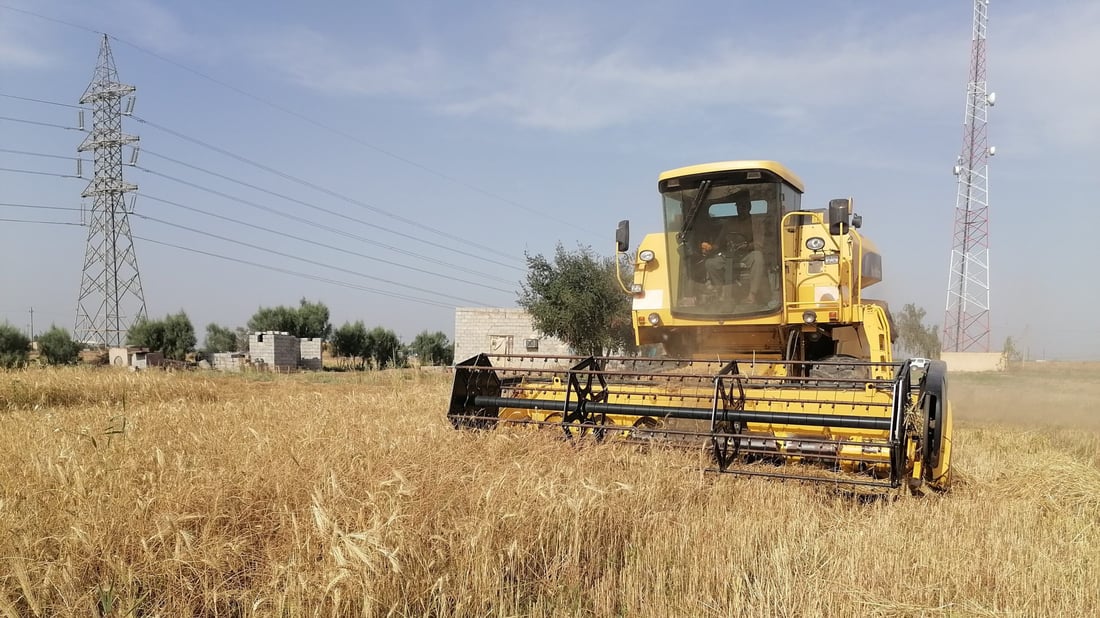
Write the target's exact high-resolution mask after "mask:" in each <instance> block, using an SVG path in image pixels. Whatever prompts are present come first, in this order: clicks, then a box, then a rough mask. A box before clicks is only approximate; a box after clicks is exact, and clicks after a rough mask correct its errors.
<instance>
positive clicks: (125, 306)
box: [74, 34, 145, 346]
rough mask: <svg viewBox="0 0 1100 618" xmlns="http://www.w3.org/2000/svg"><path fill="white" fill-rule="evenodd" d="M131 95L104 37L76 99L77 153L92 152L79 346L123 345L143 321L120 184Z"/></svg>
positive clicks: (125, 189) (126, 187)
mask: <svg viewBox="0 0 1100 618" xmlns="http://www.w3.org/2000/svg"><path fill="white" fill-rule="evenodd" d="M134 90H135V88H134V87H133V86H129V85H126V84H122V83H120V82H119V81H118V71H117V70H116V69H115V59H114V56H112V55H111V46H110V45H109V44H108V42H107V35H106V34H104V35H103V43H102V44H101V45H100V48H99V62H98V63H96V69H95V76H94V77H93V78H92V83H91V84H89V85H88V89H87V90H85V91H84V96H82V97H80V103H81V104H89V103H90V104H91V105H92V130H91V132H89V133H88V137H87V138H85V140H84V142H83V143H81V144H80V147H79V148H78V149H77V150H78V151H80V152H86V151H92V153H93V162H94V176H93V177H92V180H91V182H89V183H88V187H87V188H85V189H84V192H83V193H81V196H82V197H85V198H91V199H92V208H91V212H90V213H87V217H86V218H85V220H84V224H85V225H87V226H88V243H87V248H86V249H85V252H84V274H83V276H82V277H81V282H80V294H79V296H78V297H77V300H76V329H75V331H74V332H75V335H76V338H77V341H81V342H89V343H95V344H98V345H105V346H119V345H125V343H126V333H127V331H128V330H129V329H130V326H131V325H132V324H133V323H134V322H135V321H136V320H138V319H141V318H144V317H145V295H144V293H142V291H141V275H140V273H139V272H138V264H137V256H136V255H135V254H134V239H133V237H132V236H131V235H130V219H129V215H130V212H132V208H133V202H131V203H130V207H129V208H128V207H127V205H126V194H127V193H129V192H130V191H135V190H137V185H133V184H129V183H127V182H125V181H124V180H123V179H122V165H123V163H122V147H123V146H125V145H128V144H134V143H135V142H137V141H138V138H137V137H136V136H133V135H126V134H125V133H123V132H122V116H123V114H124V113H125V114H126V115H129V114H130V113H131V112H132V111H133V107H134V99H133V96H132V95H133V93H134ZM123 98H126V110H125V112H124V111H123V109H122V100H123ZM81 124H83V123H81ZM135 154H136V151H135Z"/></svg>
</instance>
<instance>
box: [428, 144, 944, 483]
mask: <svg viewBox="0 0 1100 618" xmlns="http://www.w3.org/2000/svg"><path fill="white" fill-rule="evenodd" d="M658 191H659V193H660V195H661V201H662V214H663V219H664V229H663V230H662V231H660V232H658V233H653V234H649V235H647V236H645V238H644V239H643V240H642V242H641V243H640V244H639V245H638V247H637V250H636V252H635V253H634V254H633V256H632V259H630V260H629V262H630V263H631V264H632V269H633V278H632V280H631V281H620V283H622V285H623V288H624V291H625V292H626V293H628V294H630V295H631V296H632V308H631V319H632V323H633V328H634V333H635V341H636V344H637V345H638V348H639V349H640V350H642V351H643V355H642V356H640V357H631V358H626V357H614V358H594V357H589V358H583V359H582V358H579V357H576V358H572V357H570V358H562V357H548V356H537V355H523V356H514V355H510V356H490V355H485V354H482V355H478V356H477V357H474V358H471V359H469V360H467V361H465V362H462V363H459V364H458V365H456V371H455V384H454V388H453V391H452V396H451V406H450V410H449V413H448V415H449V417H450V418H451V420H452V422H453V423H454V424H455V426H456V427H490V426H496V425H497V424H499V423H501V422H505V423H522V424H529V425H536V426H547V425H557V426H561V427H562V429H563V435H564V436H566V437H567V438H570V439H573V438H575V437H577V436H579V435H581V434H585V433H587V434H591V435H594V436H596V437H597V438H603V437H607V436H620V437H628V438H633V439H641V438H645V439H647V440H648V439H652V438H655V437H662V438H667V439H669V440H670V441H671V442H673V443H677V444H696V445H698V444H702V445H705V447H706V448H707V450H708V452H709V453H710V457H711V459H712V461H713V462H714V463H715V467H714V469H715V470H717V471H720V472H731V473H737V474H748V475H758V476H778V477H785V478H792V477H793V478H799V479H807V480H827V481H830V482H836V483H850V484H854V485H874V486H888V487H898V486H901V485H906V486H908V487H910V488H911V489H914V490H916V489H918V488H921V487H925V486H930V487H933V488H940V489H942V488H945V487H946V486H947V483H948V481H949V478H950V458H951V431H952V419H951V407H950V404H949V403H948V401H947V397H946V388H947V384H946V367H945V366H944V364H943V363H942V362H940V361H927V360H923V359H921V360H917V361H912V360H907V361H901V362H897V361H895V360H894V359H893V356H892V347H891V343H892V335H891V321H890V317H889V312H888V310H887V307H886V305H885V303H882V302H879V301H874V300H869V299H866V298H865V297H864V295H863V291H864V289H865V288H867V287H869V286H871V285H874V284H875V283H878V282H879V281H881V280H882V259H881V256H880V254H879V253H878V251H877V249H876V248H875V246H874V244H873V243H872V242H871V241H870V240H869V239H867V238H866V237H864V236H863V235H862V234H861V233H860V232H859V228H861V226H862V217H861V216H860V215H857V214H854V213H853V211H852V208H853V207H852V200H851V199H847V198H845V199H835V200H832V201H830V202H829V203H828V205H827V207H826V208H821V209H812V208H804V207H803V205H802V194H803V185H802V182H801V180H799V178H798V177H797V176H795V175H794V174H793V173H792V172H791V171H790V170H788V169H787V168H786V167H784V166H783V165H781V164H779V163H776V162H774V161H732V162H722V163H709V164H703V165H694V166H690V167H684V168H679V169H675V170H671V171H668V172H665V173H663V174H661V175H660V176H659V178H658ZM629 247H630V227H629V223H628V222H626V221H623V222H621V223H620V224H619V228H618V230H617V232H616V250H617V252H619V253H620V254H624V253H627V252H628V251H629ZM776 464H790V465H786V466H777V465H776Z"/></svg>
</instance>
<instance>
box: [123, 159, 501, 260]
mask: <svg viewBox="0 0 1100 618" xmlns="http://www.w3.org/2000/svg"><path fill="white" fill-rule="evenodd" d="M134 168H136V169H138V170H141V171H143V172H145V173H147V174H151V175H153V176H159V177H161V178H164V179H166V180H171V181H173V182H177V183H179V184H182V185H185V186H188V187H191V188H193V189H198V190H200V191H204V192H206V193H210V194H211V195H217V196H218V197H221V198H224V199H227V200H230V201H233V202H237V203H239V204H244V205H246V206H250V207H252V208H256V209H259V210H263V211H265V212H270V213H273V214H276V215H279V216H282V217H286V218H289V219H293V220H295V221H299V222H302V223H305V224H307V225H311V226H313V227H320V228H322V229H325V230H327V231H331V232H335V233H339V234H341V235H345V236H347V235H349V234H350V233H349V232H346V231H343V230H339V228H334V227H332V226H328V225H325V224H322V223H317V222H316V221H310V220H309V219H306V218H304V217H298V216H296V215H291V214H288V213H284V212H283V211H281V210H277V209H274V208H271V207H270V206H264V205H262V204H257V203H256V202H253V201H250V200H246V199H244V198H240V197H237V196H234V195H230V194H228V193H225V192H223V191H218V190H217V189H211V188H209V187H206V186H204V185H200V184H198V183H194V182H191V181H189V180H184V179H182V178H178V177H176V176H172V175H169V174H164V173H161V172H158V171H155V170H151V169H148V168H146V167H142V166H140V165H135V166H134ZM285 199H287V200H288V201H292V202H295V203H300V204H302V205H304V206H307V207H310V208H313V209H315V210H320V211H321V212H325V213H327V214H331V215H334V216H339V217H343V218H346V219H350V220H352V221H355V222H357V223H361V224H362V225H365V226H368V227H373V228H377V229H381V230H383V231H387V232H391V233H393V234H396V235H398V236H402V237H405V238H409V239H411V240H416V241H419V242H424V241H423V240H421V239H419V238H417V237H415V236H411V235H408V234H403V233H401V232H397V231H393V230H389V229H387V228H382V227H380V226H377V225H374V224H372V223H370V222H369V221H362V220H360V219H356V218H354V217H348V216H347V215H343V214H341V213H338V212H336V211H331V210H329V209H327V208H322V207H320V206H315V205H313V204H310V203H309V202H303V201H301V200H297V199H295V198H292V197H289V196H287V197H285ZM351 237H353V238H356V239H358V240H361V241H363V242H366V243H370V244H375V245H378V246H380V247H385V248H386V249H389V250H391V251H395V252H397V253H402V254H404V255H409V256H412V257H417V258H420V259H426V260H428V261H432V262H435V263H438V264H443V265H447V266H452V265H451V264H450V263H449V262H444V261H440V260H435V259H433V258H427V257H425V256H423V255H422V254H419V253H416V252H413V251H409V250H408V249H401V248H399V247H394V246H392V245H387V244H384V243H380V242H377V241H373V240H371V239H369V238H366V237H364V236H358V235H351ZM431 246H433V247H436V248H441V249H444V250H447V251H452V252H454V253H458V254H460V255H465V256H468V257H472V258H475V259H478V260H482V261H484V262H488V263H490V264H493V265H494V266H503V267H505V268H510V269H513V270H522V269H521V268H519V267H516V266H511V265H509V264H503V263H501V262H497V261H495V260H491V259H489V258H486V257H484V256H480V255H477V254H473V253H469V252H467V251H462V250H461V249H455V248H453V247H446V246H442V247H441V246H438V245H431ZM452 268H456V269H460V270H463V269H462V268H461V267H458V266H452ZM468 272H477V271H468ZM479 274H484V273H479ZM487 276H488V275H487Z"/></svg>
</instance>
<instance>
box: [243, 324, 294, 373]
mask: <svg viewBox="0 0 1100 618" xmlns="http://www.w3.org/2000/svg"><path fill="white" fill-rule="evenodd" d="M248 355H249V356H250V357H251V358H252V365H253V366H255V367H257V368H261V367H262V368H264V369H271V370H274V371H293V370H296V369H298V361H299V360H300V359H301V358H302V350H301V343H300V342H299V340H298V338H297V337H295V336H294V335H291V334H290V333H281V332H276V331H264V332H260V333H249V334H248Z"/></svg>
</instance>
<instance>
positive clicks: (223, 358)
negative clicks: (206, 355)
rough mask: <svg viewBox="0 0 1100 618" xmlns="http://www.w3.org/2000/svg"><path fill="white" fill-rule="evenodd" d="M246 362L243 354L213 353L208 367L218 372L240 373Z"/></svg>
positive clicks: (246, 358)
mask: <svg viewBox="0 0 1100 618" xmlns="http://www.w3.org/2000/svg"><path fill="white" fill-rule="evenodd" d="M247 362H248V355H247V354H244V353H243V352H215V353H213V354H211V355H210V366H211V367H212V368H214V369H216V370H218V371H240V370H241V368H242V366H243V365H245V363H247Z"/></svg>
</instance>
